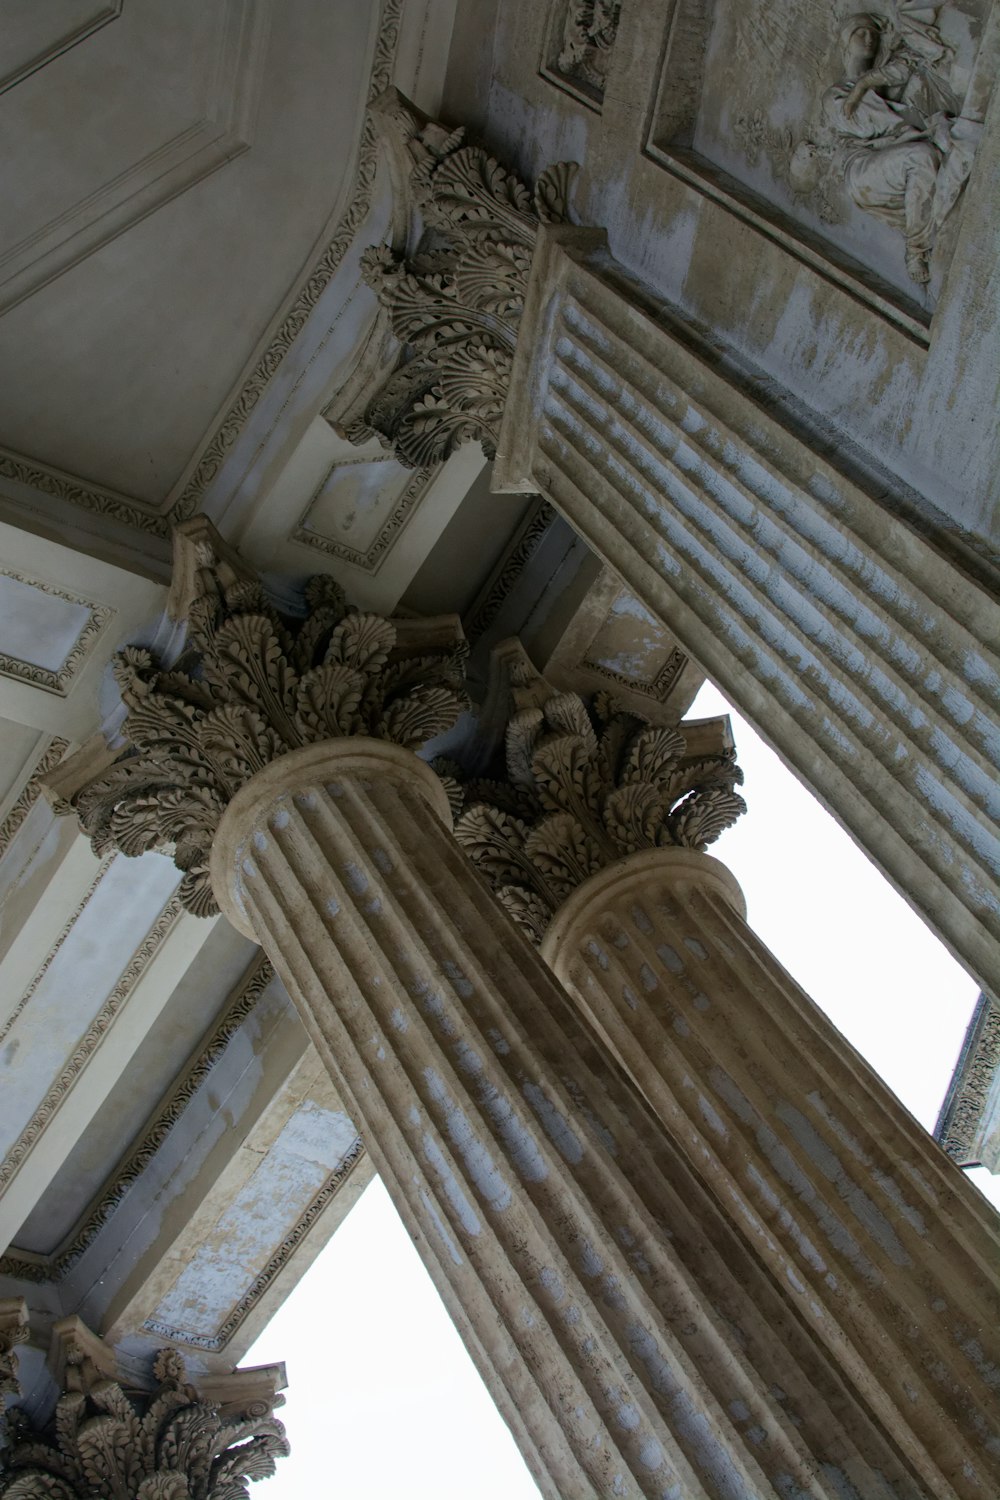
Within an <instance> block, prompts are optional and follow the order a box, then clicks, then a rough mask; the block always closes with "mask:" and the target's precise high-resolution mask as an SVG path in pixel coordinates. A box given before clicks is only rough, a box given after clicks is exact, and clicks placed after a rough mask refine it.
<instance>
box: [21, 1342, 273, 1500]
mask: <svg viewBox="0 0 1000 1500" xmlns="http://www.w3.org/2000/svg"><path fill="white" fill-rule="evenodd" d="M81 1331H82V1332H83V1333H84V1334H86V1330H81ZM97 1342H99V1341H97V1340H94V1339H93V1336H92V1335H90V1336H89V1338H87V1339H86V1340H85V1341H81V1340H79V1339H77V1340H75V1341H74V1344H73V1347H72V1348H70V1349H69V1350H68V1353H67V1361H66V1365H65V1369H64V1372H63V1376H64V1380H63V1383H64V1387H65V1389H64V1394H63V1395H62V1396H61V1397H60V1399H59V1401H58V1402H57V1404H56V1410H55V1415H54V1417H53V1420H52V1422H51V1424H50V1425H49V1426H47V1427H46V1428H44V1429H42V1430H39V1429H37V1428H36V1427H35V1426H34V1425H33V1423H32V1422H31V1420H30V1419H29V1417H28V1416H27V1414H26V1413H25V1412H23V1411H21V1410H19V1409H18V1408H17V1407H15V1408H13V1409H12V1410H11V1411H10V1412H9V1413H8V1417H7V1425H8V1437H9V1443H8V1446H7V1447H5V1448H3V1449H2V1450H0V1497H2V1500H106V1497H108V1496H112V1495H114V1496H121V1497H123V1500H124V1497H125V1496H128V1497H130V1500H246V1497H247V1496H248V1494H249V1491H248V1489H247V1484H248V1481H250V1480H256V1479H264V1478H267V1477H268V1476H270V1475H272V1474H273V1473H274V1472H275V1463H276V1460H277V1459H278V1458H280V1457H283V1456H285V1455H286V1454H287V1453H288V1451H289V1447H288V1440H287V1438H286V1437H285V1429H284V1428H283V1426H282V1425H281V1423H280V1422H279V1421H277V1420H276V1419H275V1417H274V1415H273V1408H274V1406H275V1405H277V1404H278V1403H279V1402H280V1401H281V1399H282V1398H281V1397H280V1396H273V1395H272V1396H271V1398H270V1400H268V1399H264V1400H261V1399H257V1400H252V1401H249V1402H247V1401H244V1402H242V1403H237V1405H238V1407H239V1406H242V1408H243V1409H242V1410H239V1409H237V1410H236V1411H232V1410H231V1409H230V1407H229V1404H228V1403H227V1404H226V1408H225V1410H223V1409H222V1407H221V1405H220V1404H217V1403H216V1402H214V1401H207V1400H204V1399H202V1397H200V1396H199V1394H198V1392H197V1390H196V1389H195V1387H194V1386H193V1385H190V1384H188V1383H187V1380H186V1378H185V1370H184V1363H183V1361H182V1359H181V1357H180V1355H179V1354H177V1353H176V1351H175V1350H171V1349H164V1350H161V1352H160V1354H159V1355H158V1356H157V1358H156V1362H155V1364H154V1366H153V1379H154V1381H155V1384H154V1386H153V1388H152V1390H139V1389H136V1388H134V1387H132V1386H131V1385H127V1384H125V1383H124V1382H123V1381H121V1380H112V1379H109V1378H107V1376H106V1374H105V1373H104V1370H103V1368H102V1366H105V1365H106V1364H107V1361H106V1360H105V1359H101V1360H100V1362H99V1363H95V1361H94V1360H93V1359H92V1358H90V1357H88V1354H89V1345H90V1344H91V1343H95V1344H96V1343H97ZM230 1379H231V1380H233V1379H234V1377H230Z"/></svg>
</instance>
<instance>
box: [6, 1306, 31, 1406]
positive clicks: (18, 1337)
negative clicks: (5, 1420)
mask: <svg viewBox="0 0 1000 1500" xmlns="http://www.w3.org/2000/svg"><path fill="white" fill-rule="evenodd" d="M29 1333H30V1329H29V1327H28V1304H27V1303H26V1302H25V1300H24V1298H23V1297H0V1410H2V1408H3V1398H4V1397H5V1396H19V1395H20V1394H21V1386H20V1383H19V1381H18V1378H17V1346H18V1345H19V1344H26V1343H27V1342H28V1335H29Z"/></svg>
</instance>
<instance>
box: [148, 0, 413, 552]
mask: <svg viewBox="0 0 1000 1500" xmlns="http://www.w3.org/2000/svg"><path fill="white" fill-rule="evenodd" d="M402 13H403V0H383V3H382V8H381V12H380V15H379V24H378V39H377V41H376V44H375V58H374V62H373V64H372V71H371V78H370V81H369V85H368V102H369V105H370V104H371V103H372V102H373V101H374V100H376V99H377V98H378V97H379V96H380V95H382V94H383V93H384V92H385V90H386V89H387V88H388V86H389V83H390V81H391V79H392V70H393V64H394V62H395V57H396V42H397V39H398V36H399V25H400V18H401V16H402ZM377 165H378V131H377V128H376V122H375V120H374V118H373V116H372V114H371V113H370V112H369V113H368V114H366V116H365V122H364V126H363V128H362V132H361V146H360V150H359V154H358V165H357V170H356V172H355V174H354V192H353V194H352V196H351V201H350V203H349V204H348V206H347V211H346V213H345V214H344V217H343V218H342V219H341V220H340V223H339V224H338V226H337V232H336V234H335V235H334V237H333V239H332V240H331V241H330V243H329V244H328V245H327V247H326V249H325V250H324V252H323V254H322V255H321V256H320V258H319V260H318V261H317V262H316V264H315V265H314V266H313V267H312V268H311V270H310V272H309V274H308V276H307V277H306V279H305V282H304V283H303V285H302V286H301V287H300V289H299V291H298V293H297V295H296V297H295V299H294V301H293V302H292V305H291V307H290V308H289V309H288V311H287V313H286V314H285V316H284V318H283V319H282V322H281V326H280V327H279V328H278V330H277V332H276V333H275V334H274V336H273V337H272V338H271V340H270V341H269V343H268V345H267V348H266V349H265V350H264V352H263V353H262V354H261V355H260V357H259V358H258V360H257V361H256V363H255V365H254V367H253V369H252V370H251V372H250V374H249V375H248V376H247V377H246V379H245V380H244V382H243V385H242V387H241V389H240V392H239V394H238V395H237V397H236V399H235V401H234V402H233V403H232V405H231V406H230V408H229V410H228V411H227V412H226V415H225V416H224V417H223V419H222V422H221V424H220V425H219V427H218V428H217V429H216V431H215V433H214V434H213V436H212V438H211V439H210V441H209V442H208V444H207V446H206V447H205V449H204V450H203V452H202V454H201V457H200V458H199V460H198V462H197V464H196V466H195V468H194V470H193V472H192V473H191V475H190V477H189V478H188V480H187V482H186V484H185V485H184V488H183V490H182V491H181V493H180V495H179V496H178V498H177V500H176V501H175V502H174V504H173V506H172V508H171V511H170V520H171V522H172V523H174V524H176V523H177V522H179V521H183V520H186V519H188V517H190V516H192V515H194V513H195V511H197V510H198V508H199V506H200V504H201V499H202V496H203V495H204V493H205V491H206V490H207V489H208V486H209V485H210V484H211V482H212V480H213V479H214V478H215V476H216V474H217V473H218V472H219V470H220V469H221V468H222V465H223V463H224V462H225V458H226V455H227V453H228V452H229V450H230V449H231V448H232V446H233V444H234V443H235V442H236V439H237V438H238V437H239V435H240V433H241V432H242V430H243V427H244V424H245V423H246V421H247V419H248V417H249V416H250V413H251V412H252V411H253V409H254V407H255V406H256V405H257V403H258V401H259V400H260V398H261V396H262V395H263V394H264V392H265V391H266V389H267V387H268V385H269V384H270V382H271V379H272V377H273V376H274V374H275V372H276V371H277V369H278V367H279V366H280V364H281V362H282V360H283V359H284V358H285V356H286V355H287V354H288V352H289V350H290V349H291V347H292V345H293V344H294V343H295V340H296V338H297V337H298V335H299V334H300V333H301V331H302V329H303V328H304V327H305V325H306V323H307V322H308V320H309V317H310V314H311V313H312V310H313V308H314V307H315V306H316V304H317V302H318V301H319V299H320V297H321V296H322V295H323V292H324V291H325V289H326V287H327V285H328V283H329V282H330V281H331V280H332V279H333V277H334V275H335V274H336V272H337V269H338V268H339V266H340V263H341V261H342V260H343V259H344V256H345V255H346V254H347V252H348V250H349V249H350V247H351V245H352V243H353V242H354V238H355V236H356V234H357V232H358V230H359V229H360V228H361V226H362V224H363V223H364V221H365V218H366V216H367V214H368V209H369V206H370V204H371V198H372V188H373V186H374V183H375V172H376V168H377Z"/></svg>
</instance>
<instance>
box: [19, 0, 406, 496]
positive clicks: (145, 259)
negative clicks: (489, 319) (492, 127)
mask: <svg viewBox="0 0 1000 1500" xmlns="http://www.w3.org/2000/svg"><path fill="white" fill-rule="evenodd" d="M10 9H11V10H12V11H13V19H12V33H13V34H14V38H15V40H18V46H17V48H16V49H15V48H12V49H11V51H10V55H9V57H8V58H7V59H6V61H7V62H8V63H9V66H5V67H4V68H3V69H2V71H3V72H4V73H5V74H7V75H10V77H11V78H12V80H13V81H12V82H11V83H10V86H9V87H7V88H6V89H5V90H3V91H2V92H0V128H2V129H3V132H4V135H5V138H6V140H7V142H8V149H7V151H6V152H5V153H4V159H5V162H6V163H7V165H6V166H5V167H4V168H3V177H2V182H3V196H4V202H5V205H6V209H7V220H8V223H9V224H10V225H12V226H14V228H13V230H12V231H11V233H10V234H9V235H8V237H7V239H6V241H5V243H4V245H3V247H2V250H0V381H2V382H3V385H4V389H5V412H4V418H3V427H2V432H0V441H2V443H3V445H4V446H5V447H7V448H9V449H13V450H16V451H17V452H19V453H21V454H26V455H28V456H29V457H32V458H34V459H36V460H38V461H41V462H43V463H44V464H46V465H49V466H52V467H55V468H57V469H61V470H63V471H65V472H66V473H68V474H72V475H73V476H76V477H77V478H80V479H83V480H85V481H87V482H88V483H92V484H96V485H99V486H102V487H106V488H108V489H111V490H113V491H118V492H124V493H125V494H127V495H130V496H133V497H136V498H138V499H139V500H141V501H143V502H145V503H147V504H148V505H150V506H152V507H156V508H157V509H160V508H162V507H163V506H164V504H165V502H166V501H167V499H168V498H169V496H170V492H171V490H172V489H173V488H174V487H175V486H176V485H177V482H178V481H179V479H180V478H181V476H182V474H183V471H184V469H185V467H186V466H187V465H188V464H189V462H190V460H191V458H192V456H193V455H194V453H195V452H196V450H197V448H198V445H199V442H200V440H201V439H202V437H203V435H204V433H205V431H206V429H207V428H208V427H209V426H210V424H211V422H212V420H213V418H214V417H215V415H216V414H217V412H218V411H219V409H220V407H221V406H222V405H223V403H224V402H225V400H226V397H227V395H228V393H229V392H230V391H231V389H232V388H233V387H234V385H235V384H236V382H237V381H238V379H239V377H240V375H241V372H242V371H243V370H244V368H245V366H246V364H247V362H248V360H249V359H250V357H251V355H252V353H253V351H254V348H255V346H256V345H257V344H258V343H259V342H260V340H261V338H262V337H263V336H264V334H265V333H266V331H267V329H268V326H269V324H270V323H271V321H272V320H273V318H274V316H275V313H276V311H277V309H278V308H279V306H280V305H281V303H282V301H283V300H284V299H285V298H286V296H287V294H288V293H289V291H290V289H291V288H292V287H293V285H294V284H295V282H296V280H297V278H298V277H299V276H300V274H301V273H302V271H303V269H304V267H305V266H306V264H307V262H308V261H309V259H310V254H311V252H313V251H314V250H315V248H316V246H317V242H318V241H319V240H320V239H321V238H322V236H323V232H324V230H325V229H327V228H328V226H329V224H330V222H331V220H333V219H335V218H336V216H337V213H338V210H339V209H340V207H341V205H342V202H343V200H344V197H345V195H346V194H347V193H348V191H349V189H350V188H351V186H352V184H353V177H354V165H355V161H356V156H357V151H358V145H359V139H360V131H361V128H362V122H363V116H364V104H365V95H366V92H367V88H368V82H369V74H370V70H371V61H372V57H373V55H374V49H375V45H376V40H377V26H378V22H379V19H380V13H379V7H377V6H374V5H371V6H368V5H358V4H356V3H354V0H296V3H295V4H291V5H281V6H270V5H267V4H266V3H265V0H210V3H206V0H172V3H171V4H170V5H169V6H166V5H163V4H161V3H159V0H123V3H122V4H121V5H120V7H115V6H105V7H101V6H92V5H84V4H80V5H79V6H76V7H74V6H69V5H66V4H63V3H60V4H58V5H53V6H52V7H47V10H49V11H50V12H51V15H50V24H49V25H48V27H47V28H46V27H45V26H41V25H40V23H39V21H38V17H37V7H36V6H35V5H34V3H33V0H15V3H14V4H13V5H12V6H11V7H10ZM105 11H109V12H111V14H108V15H104V12H105ZM99 13H100V14H99ZM102 16H103V21H101V24H97V22H98V21H99V20H101V17H102ZM74 18H75V19H78V20H79V22H80V25H81V26H84V23H85V22H87V21H90V22H93V23H94V24H93V26H92V27H91V29H89V30H87V28H86V26H84V31H85V33H86V34H84V35H83V36H82V37H80V38H78V39H77V41H76V43H75V45H65V46H63V43H65V42H66V39H67V36H69V35H70V33H71V31H72V26H71V22H72V21H73V19H74ZM14 23H18V24H19V25H20V26H21V27H22V28H27V29H26V30H25V29H22V31H21V32H20V33H18V25H17V24H14ZM5 24H6V22H5ZM32 59H34V61H35V65H34V66H33V67H30V64H31V62H32ZM15 65H16V66H15ZM29 67H30V70H28V71H26V69H29ZM16 299H20V300H16ZM12 303H14V305H11V304H12Z"/></svg>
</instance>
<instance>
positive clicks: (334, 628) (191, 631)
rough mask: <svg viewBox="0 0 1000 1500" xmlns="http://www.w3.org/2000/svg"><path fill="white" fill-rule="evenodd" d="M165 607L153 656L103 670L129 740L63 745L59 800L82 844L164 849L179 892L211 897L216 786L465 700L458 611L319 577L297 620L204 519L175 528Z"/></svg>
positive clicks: (418, 729)
mask: <svg viewBox="0 0 1000 1500" xmlns="http://www.w3.org/2000/svg"><path fill="white" fill-rule="evenodd" d="M175 551H176V554H177V556H176V562H175V573H174V588H173V608H174V610H175V612H176V615H177V616H178V617H181V618H184V619H185V620H186V622H187V637H186V641H185V645H184V651H183V654H182V656H181V658H180V660H178V661H177V662H175V663H172V664H171V666H170V667H169V668H167V669H165V668H164V667H163V666H162V665H161V664H160V663H157V662H154V660H153V658H152V657H151V655H150V653H149V652H148V651H145V650H142V649H139V648H136V647H127V648H126V649H125V650H124V651H122V652H120V653H119V655H118V657H117V659H116V674H117V677H118V681H119V685H120V687H121V693H122V700H123V702H124V704H125V706H126V708H127V709H128V716H127V718H126V719H125V722H124V724H123V726H122V734H123V736H124V738H125V740H126V742H127V748H126V749H125V750H124V751H123V752H122V754H121V755H119V756H118V757H117V758H116V759H115V760H114V761H113V763H112V764H111V766H110V767H109V768H108V769H106V770H104V771H103V773H102V774H99V775H97V776H96V777H93V776H91V775H90V770H91V767H90V765H89V764H87V765H86V766H85V767H81V771H82V776H83V779H82V784H80V785H74V784H73V778H74V774H75V768H76V766H77V761H76V758H74V760H73V761H71V762H68V763H67V764H66V766H64V768H63V774H64V776H65V777H67V778H68V780H67V782H66V786H65V792H66V800H65V802H64V803H63V805H62V807H61V809H60V810H61V811H66V812H69V811H74V812H76V813H77V815H78V816H79V819H80V824H81V826H82V828H83V830H84V832H85V833H87V834H89V835H90V838H91V842H92V844H93V847H94V851H95V853H97V854H105V853H107V852H108V851H109V850H114V849H117V850H120V851H121V852H122V853H123V854H128V855H138V854H143V853H145V852H146V850H148V849H163V848H171V847H172V849H173V855H174V862H175V864H176V865H177V866H178V868H179V869H181V870H183V872H184V876H183V879H182V881H181V884H180V887H179V890H178V899H179V900H180V902H181V904H182V905H183V906H184V907H185V908H186V909H187V910H188V911H191V912H193V913H194V914H195V915H196V916H207V915H210V914H212V913H213V912H214V911H215V910H216V907H215V904H214V901H213V899H212V893H211V888H210V883H209V879H208V857H209V850H210V847H211V843H212V838H213V836H214V833H215V830H216V828H217V827H218V823H219V819H220V817H221V815H222V812H223V810H224V809H225V807H226V805H227V803H228V801H229V799H230V797H231V796H232V795H233V793H234V792H236V791H237V790H238V788H239V787H241V786H242V785H243V784H244V783H245V782H246V781H248V780H249V779H250V778H251V777H252V776H253V775H254V774H255V772H257V771H259V770H261V769H262V768H263V767H264V766H265V765H267V764H268V763H269V762H270V761H271V760H273V759H274V758H275V757H276V756H280V755H283V754H284V753H285V752H286V751H288V750H294V749H297V748H299V747H300V746H302V745H308V744H313V743H315V742H316V741H322V740H327V739H329V738H330V737H331V736H334V735H341V734H348V735H349V734H371V735H374V736H376V737H378V738H384V739H386V740H390V741H392V742H393V743H395V744H399V745H406V746H413V747H416V746H419V745H422V744H423V743H424V742H425V741H426V740H428V739H431V738H433V737H434V736H435V735H437V734H441V733H443V732H444V730H446V729H449V728H451V726H452V724H454V722H455V720H456V719H457V718H458V716H459V714H460V713H461V711H462V709H463V707H464V706H465V702H466V699H465V693H464V688H463V669H464V663H465V642H464V638H463V637H462V632H461V627H460V625H459V623H458V620H457V618H455V617H452V616H445V617H442V619H440V620H428V621H412V620H411V621H391V620H387V619H385V618H383V617H382V616H381V615H376V614H370V613H362V612H360V611H358V610H356V609H354V608H353V607H352V606H349V605H348V604H347V602H346V600H345V598H344V594H343V591H342V590H341V588H340V587H339V585H338V584H337V583H336V582H335V580H334V579H333V578H331V577H330V576H329V575H326V574H324V575H321V576H319V577H317V578H314V579H312V580H311V581H310V582H309V584H308V585H307V586H306V602H307V605H308V614H307V615H306V616H305V618H304V619H291V618H289V617H287V616H283V615H280V614H279V613H278V611H277V610H276V609H275V608H274V606H273V604H272V603H271V601H270V599H269V598H268V596H267V594H266V592H265V590H264V588H263V586H262V585H261V583H260V581H259V580H258V579H257V578H256V577H255V576H254V575H253V574H252V573H251V572H250V571H249V570H248V569H246V567H245V566H243V565H241V564H239V562H238V561H237V560H235V559H234V556H233V555H232V554H230V552H229V549H228V548H226V547H225V545H224V544H223V543H222V541H221V538H220V537H219V536H218V533H217V532H216V531H215V529H214V528H213V527H212V526H211V525H210V523H207V522H205V521H203V520H201V519H200V518H199V519H196V520H195V521H193V522H187V523H184V524H183V525H182V526H180V527H178V528H177V531H176V532H175Z"/></svg>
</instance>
